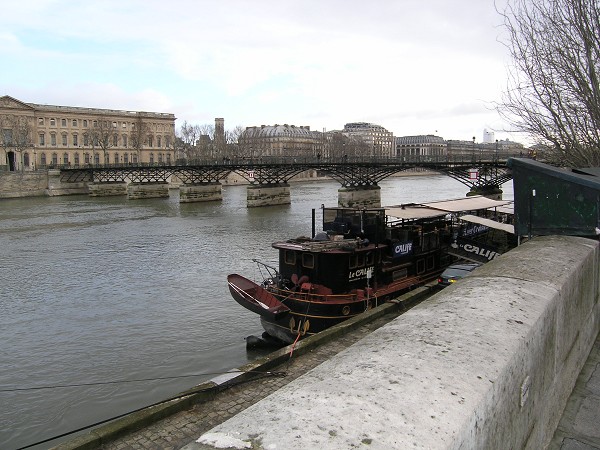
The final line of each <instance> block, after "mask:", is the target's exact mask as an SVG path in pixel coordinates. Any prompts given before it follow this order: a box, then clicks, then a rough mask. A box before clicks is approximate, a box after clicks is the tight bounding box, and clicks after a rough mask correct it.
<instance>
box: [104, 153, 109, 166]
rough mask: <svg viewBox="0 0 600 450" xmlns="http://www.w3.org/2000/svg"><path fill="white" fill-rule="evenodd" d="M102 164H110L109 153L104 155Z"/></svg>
mask: <svg viewBox="0 0 600 450" xmlns="http://www.w3.org/2000/svg"><path fill="white" fill-rule="evenodd" d="M104 164H106V165H108V164H110V155H109V154H108V153H107V154H105V155H104Z"/></svg>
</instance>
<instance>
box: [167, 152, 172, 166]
mask: <svg viewBox="0 0 600 450" xmlns="http://www.w3.org/2000/svg"><path fill="white" fill-rule="evenodd" d="M167 164H168V165H169V166H170V165H171V154H170V153H167Z"/></svg>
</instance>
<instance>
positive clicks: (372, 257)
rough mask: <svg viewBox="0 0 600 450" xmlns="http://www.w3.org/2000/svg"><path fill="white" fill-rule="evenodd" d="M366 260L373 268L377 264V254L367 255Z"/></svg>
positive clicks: (370, 253)
mask: <svg viewBox="0 0 600 450" xmlns="http://www.w3.org/2000/svg"><path fill="white" fill-rule="evenodd" d="M365 260H366V262H367V266H372V265H373V264H375V254H374V253H373V252H369V253H367V256H366V258H365Z"/></svg>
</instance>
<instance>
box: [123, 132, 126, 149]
mask: <svg viewBox="0 0 600 450" xmlns="http://www.w3.org/2000/svg"><path fill="white" fill-rule="evenodd" d="M123 147H125V148H127V135H126V134H124V135H123Z"/></svg>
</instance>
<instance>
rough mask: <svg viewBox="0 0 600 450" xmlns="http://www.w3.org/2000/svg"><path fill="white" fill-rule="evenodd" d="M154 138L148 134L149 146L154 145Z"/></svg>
mask: <svg viewBox="0 0 600 450" xmlns="http://www.w3.org/2000/svg"><path fill="white" fill-rule="evenodd" d="M152 144H153V139H152V136H148V147H152Z"/></svg>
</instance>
